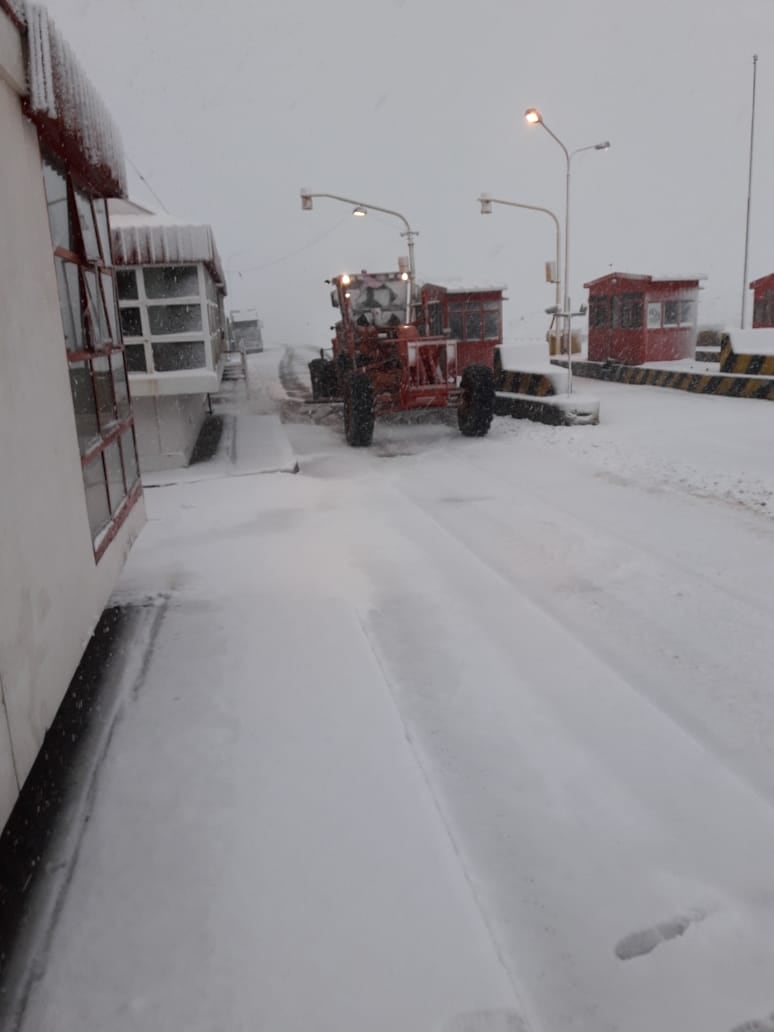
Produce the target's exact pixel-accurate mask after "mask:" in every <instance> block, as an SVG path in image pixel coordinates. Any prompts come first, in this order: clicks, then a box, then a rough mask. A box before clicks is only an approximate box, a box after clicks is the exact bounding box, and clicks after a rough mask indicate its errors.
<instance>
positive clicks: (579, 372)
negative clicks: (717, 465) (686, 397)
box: [553, 360, 774, 401]
mask: <svg viewBox="0 0 774 1032" xmlns="http://www.w3.org/2000/svg"><path fill="white" fill-rule="evenodd" d="M553 364H554V365H558V366H561V367H562V368H566V363H565V362H560V361H558V360H556V361H555V362H554V363H553ZM572 368H573V373H574V374H575V376H581V377H588V378H590V379H594V380H608V381H611V382H613V383H628V384H636V385H639V386H645V387H669V388H672V389H673V390H678V391H688V392H689V393H691V394H716V395H722V396H724V397H729V398H756V399H758V400H761V401H774V378H772V379H767V378H764V377H754V376H740V375H734V374H731V375H723V374H716V373H692V372H690V371H687V370H674V369H650V368H643V367H642V366H627V365H619V364H617V363H614V362H577V361H576V362H573V364H572Z"/></svg>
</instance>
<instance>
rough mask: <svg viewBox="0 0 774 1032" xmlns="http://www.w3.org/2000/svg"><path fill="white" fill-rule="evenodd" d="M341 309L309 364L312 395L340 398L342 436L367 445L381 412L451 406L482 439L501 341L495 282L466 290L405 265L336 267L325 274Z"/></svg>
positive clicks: (499, 301)
mask: <svg viewBox="0 0 774 1032" xmlns="http://www.w3.org/2000/svg"><path fill="white" fill-rule="evenodd" d="M329 282H330V283H331V284H332V286H333V290H332V291H331V303H332V304H333V306H334V307H335V308H337V309H339V312H340V314H341V318H340V319H339V321H338V322H337V323H336V325H335V327H333V330H334V334H335V335H334V337H333V340H332V342H331V343H332V348H331V352H330V354H329V355H326V354H325V352H324V351H322V350H321V352H320V357H319V358H316V359H314V360H313V361H312V362H310V363H309V375H310V379H311V383H312V399H313V400H314V401H325V400H341V401H342V402H343V406H344V429H345V432H346V438H347V442H348V443H349V444H350V445H352V446H354V447H363V446H368V445H370V444H371V440H372V438H373V432H374V421H375V419H376V417H377V416H379V415H383V414H386V413H398V412H409V411H413V410H419V409H448V408H456V410H457V422H458V425H459V428H460V431H461V432H462V433H463V434H465V435H466V436H467V437H483V436H485V435H486V434H487V433H488V431H489V427H490V426H491V423H492V417H493V415H494V404H495V379H494V354H495V348H497V347H499V346H500V344H501V343H502V302H503V289H502V288H501V287H490V288H478V289H470V290H468V289H463V288H457V287H454V288H451V287H443V286H439V285H436V284H431V283H427V284H424V285H422V286H421V288H419V289H418V291H414V292H413V293H415V295H416V296H415V297H413V298H412V296H411V295H412V290H411V287H410V282H409V278H408V275H407V273H405V272H404V273H399V272H396V273H391V272H386V273H368V272H361V273H359V274H358V275H347V274H343V275H340V276H337V277H334V279H332V280H330V281H329Z"/></svg>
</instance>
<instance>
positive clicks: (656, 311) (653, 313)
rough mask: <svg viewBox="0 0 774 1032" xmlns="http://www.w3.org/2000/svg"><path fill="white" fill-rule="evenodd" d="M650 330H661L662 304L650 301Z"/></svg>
mask: <svg viewBox="0 0 774 1032" xmlns="http://www.w3.org/2000/svg"><path fill="white" fill-rule="evenodd" d="M648 329H649V330H660V329H661V302H660V301H648Z"/></svg>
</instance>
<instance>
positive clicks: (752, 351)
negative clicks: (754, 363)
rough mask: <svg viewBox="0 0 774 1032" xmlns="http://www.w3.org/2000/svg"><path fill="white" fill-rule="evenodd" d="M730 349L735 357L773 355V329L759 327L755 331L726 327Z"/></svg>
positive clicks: (725, 331) (724, 330)
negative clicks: (734, 353)
mask: <svg viewBox="0 0 774 1032" xmlns="http://www.w3.org/2000/svg"><path fill="white" fill-rule="evenodd" d="M721 332H722V333H727V334H728V336H729V338H730V340H731V347H732V348H733V350H734V351H735V352H736V354H737V355H774V329H772V328H769V327H761V328H760V329H757V330H739V329H733V328H732V327H730V326H726V327H725V328H724V329H723V330H722V331H721Z"/></svg>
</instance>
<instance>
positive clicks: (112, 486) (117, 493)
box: [104, 441, 126, 515]
mask: <svg viewBox="0 0 774 1032" xmlns="http://www.w3.org/2000/svg"><path fill="white" fill-rule="evenodd" d="M104 456H105V469H106V471H107V485H108V497H109V498H110V510H111V512H112V513H113V515H115V514H116V513H117V512H118V510H119V509H120V508H121V502H123V500H124V498H125V497H126V489H125V488H124V471H123V467H122V465H121V448H120V445H119V443H118V441H113V443H112V444H109V445H108V446H107V448H105V451H104Z"/></svg>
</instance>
